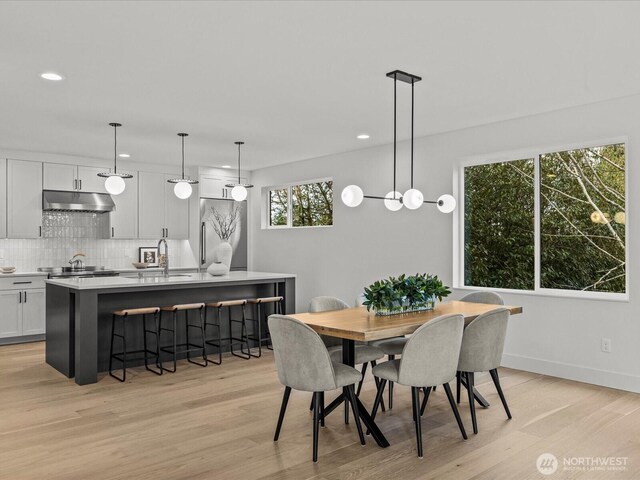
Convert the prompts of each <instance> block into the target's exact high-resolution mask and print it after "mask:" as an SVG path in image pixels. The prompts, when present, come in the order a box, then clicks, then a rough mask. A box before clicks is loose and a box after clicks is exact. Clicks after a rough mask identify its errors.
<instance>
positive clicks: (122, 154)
mask: <svg viewBox="0 0 640 480" xmlns="http://www.w3.org/2000/svg"><path fill="white" fill-rule="evenodd" d="M118 156H119V157H120V158H129V157H130V156H131V155H129V154H128V153H121V154H119V155H118Z"/></svg>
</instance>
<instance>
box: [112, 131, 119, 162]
mask: <svg viewBox="0 0 640 480" xmlns="http://www.w3.org/2000/svg"><path fill="white" fill-rule="evenodd" d="M113 173H118V126H117V125H114V126H113Z"/></svg>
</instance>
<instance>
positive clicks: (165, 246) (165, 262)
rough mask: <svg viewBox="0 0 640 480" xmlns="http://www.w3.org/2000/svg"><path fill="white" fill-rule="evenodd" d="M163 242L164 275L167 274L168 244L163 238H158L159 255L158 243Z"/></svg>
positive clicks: (166, 275)
mask: <svg viewBox="0 0 640 480" xmlns="http://www.w3.org/2000/svg"><path fill="white" fill-rule="evenodd" d="M163 242H164V276H165V277H168V276H169V245H167V241H166V240H165V239H164V238H161V239H160V240H158V255H159V256H160V244H162V243H163Z"/></svg>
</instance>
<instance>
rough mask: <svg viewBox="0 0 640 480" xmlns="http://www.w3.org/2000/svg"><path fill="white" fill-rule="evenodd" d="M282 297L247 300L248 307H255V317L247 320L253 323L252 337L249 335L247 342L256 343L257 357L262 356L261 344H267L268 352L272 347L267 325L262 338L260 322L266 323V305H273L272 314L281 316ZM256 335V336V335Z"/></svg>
mask: <svg viewBox="0 0 640 480" xmlns="http://www.w3.org/2000/svg"><path fill="white" fill-rule="evenodd" d="M283 300H284V297H260V298H254V299H251V300H247V303H249V304H250V305H255V307H256V316H255V317H254V318H248V319H247V320H249V321H252V322H254V325H255V327H254V329H253V332H254V334H253V335H249V336H248V338H249V340H251V341H253V342H256V343H257V344H258V355H257V356H258V357H261V356H262V344H263V343H264V342H267V348H268V349H269V350H273V346H272V345H271V335H270V334H269V326H268V325H267V326H266V328H265V330H264V332H265V336H264V337H263V336H262V331H263V330H262V321H263V319H264V320H265V322H266V318H267V317H268V315H267V307H268V305H273V313H275V314H280V315H282V301H283ZM262 307H264V308H262ZM256 333H257V335H256Z"/></svg>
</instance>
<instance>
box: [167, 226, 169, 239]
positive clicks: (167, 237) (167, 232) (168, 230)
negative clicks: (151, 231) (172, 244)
mask: <svg viewBox="0 0 640 480" xmlns="http://www.w3.org/2000/svg"><path fill="white" fill-rule="evenodd" d="M167 238H169V229H168V228H167Z"/></svg>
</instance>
